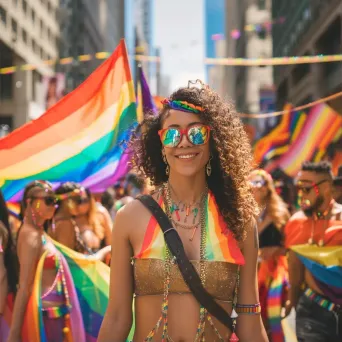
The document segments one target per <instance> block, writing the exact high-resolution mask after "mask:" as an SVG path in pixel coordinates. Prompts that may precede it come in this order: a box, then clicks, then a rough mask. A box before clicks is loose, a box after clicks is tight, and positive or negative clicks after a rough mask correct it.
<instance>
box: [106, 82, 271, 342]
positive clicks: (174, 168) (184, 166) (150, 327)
mask: <svg viewBox="0 0 342 342" xmlns="http://www.w3.org/2000/svg"><path fill="white" fill-rule="evenodd" d="M190 84H191V85H192V86H190ZM142 126H143V129H142V130H140V128H139V129H138V131H137V134H136V136H135V137H133V140H132V143H131V147H132V150H133V151H134V162H135V165H136V166H137V169H138V170H140V171H141V172H142V173H143V174H144V175H145V176H146V177H148V178H149V179H150V180H151V182H152V183H153V185H154V186H155V187H156V189H157V190H156V191H155V192H154V193H153V194H152V196H150V197H144V198H141V199H140V201H139V200H136V201H133V202H131V203H129V204H127V205H126V206H125V207H124V208H122V209H121V210H120V211H119V212H118V214H117V216H116V220H115V224H114V228H113V237H112V246H113V248H112V263H111V288H110V300H109V306H108V309H107V313H106V316H105V319H104V322H103V325H102V328H101V333H100V337H99V341H100V342H109V341H119V340H120V341H123V340H125V339H126V340H127V339H128V340H130V339H133V341H178V342H180V341H184V342H193V341H198V342H199V341H204V340H208V341H238V338H237V335H239V339H240V341H242V342H247V341H251V340H253V341H255V342H265V341H267V337H266V335H265V331H264V328H263V326H262V322H261V319H260V315H259V313H260V305H259V303H258V302H259V299H258V289H257V278H256V260H257V254H258V248H257V234H256V233H255V226H256V225H255V216H256V214H257V212H256V208H257V205H256V203H255V201H254V199H253V196H252V194H251V191H250V187H249V184H248V181H247V177H248V175H249V172H250V165H251V154H250V145H249V143H248V139H247V136H246V134H245V132H244V130H243V128H242V125H241V122H240V121H239V119H238V117H237V115H236V113H235V110H234V108H233V106H232V105H231V104H230V103H225V102H223V101H222V100H221V99H220V97H219V96H218V95H217V94H216V93H215V92H214V91H212V90H211V89H209V88H208V87H207V86H205V85H204V84H203V83H202V82H189V86H188V87H187V88H181V89H179V90H178V91H176V92H174V93H173V94H172V95H171V96H170V98H169V99H166V100H165V101H163V108H162V109H161V111H160V113H159V115H158V116H151V117H149V118H147V119H146V120H145V121H144V122H143V123H142ZM141 131H143V134H140V133H139V132H141ZM146 201H149V203H150V204H151V205H150V206H149V209H150V210H151V208H152V207H153V206H154V209H155V211H154V212H153V215H151V213H150V212H149V210H147V209H146V208H145V206H144V205H142V203H143V204H145V205H146V204H147V202H146ZM156 202H157V203H156ZM160 209H162V212H160ZM158 210H159V213H158V215H157V214H156V212H157V211H158ZM165 222H166V223H165ZM164 223H165V224H164ZM163 233H164V234H163ZM184 252H185V253H184ZM184 265H188V266H186V267H184ZM133 296H134V297H135V301H134V305H135V310H134V318H135V326H134V328H133V329H132V330H131V333H129V332H130V329H131V325H132V314H133V313H132V309H131V306H132V298H133ZM246 313H248V314H249V315H246ZM238 315H239V317H238ZM237 317H238V318H237ZM246 326H248V328H249V329H246V328H245V327H246Z"/></svg>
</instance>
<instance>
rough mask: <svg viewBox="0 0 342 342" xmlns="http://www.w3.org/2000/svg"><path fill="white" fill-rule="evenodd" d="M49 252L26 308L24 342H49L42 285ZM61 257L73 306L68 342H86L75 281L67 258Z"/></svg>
mask: <svg viewBox="0 0 342 342" xmlns="http://www.w3.org/2000/svg"><path fill="white" fill-rule="evenodd" d="M49 252H50V251H46V252H45V253H44V254H43V255H42V257H41V258H40V260H39V262H38V265H37V270H36V275H35V278H34V283H33V288H32V294H31V297H30V299H29V302H28V305H27V308H26V315H25V321H24V327H23V336H22V339H23V342H31V341H37V342H48V341H47V338H46V334H45V329H44V323H43V313H42V299H41V296H42V290H41V283H42V274H43V269H44V261H45V258H46V256H47V254H48V253H49ZM55 252H56V253H58V252H57V250H55ZM60 256H61V257H60V261H61V263H62V264H63V267H64V273H65V280H66V286H67V289H68V293H69V296H70V303H71V305H72V309H71V311H70V326H69V327H68V328H69V330H70V331H69V334H68V335H69V336H68V342H76V341H77V342H78V341H79V342H86V341H87V340H86V337H85V333H84V325H83V320H82V314H81V310H80V305H79V301H78V298H77V294H76V290H75V285H74V281H73V278H72V276H71V274H70V270H69V267H68V264H67V262H66V260H65V258H64V257H63V256H62V255H60Z"/></svg>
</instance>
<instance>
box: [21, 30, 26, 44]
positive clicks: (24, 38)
mask: <svg viewBox="0 0 342 342" xmlns="http://www.w3.org/2000/svg"><path fill="white" fill-rule="evenodd" d="M22 38H23V42H24V43H25V44H27V33H26V31H25V30H24V29H23V31H22Z"/></svg>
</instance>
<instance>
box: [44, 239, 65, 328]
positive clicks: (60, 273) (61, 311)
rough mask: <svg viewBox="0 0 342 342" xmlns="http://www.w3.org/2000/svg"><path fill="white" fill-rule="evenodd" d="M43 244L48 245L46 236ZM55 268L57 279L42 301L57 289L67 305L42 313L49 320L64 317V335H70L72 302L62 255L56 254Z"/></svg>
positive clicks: (46, 309) (45, 310)
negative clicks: (45, 314)
mask: <svg viewBox="0 0 342 342" xmlns="http://www.w3.org/2000/svg"><path fill="white" fill-rule="evenodd" d="M42 244H43V246H46V245H47V240H46V237H45V235H42ZM55 267H56V271H57V274H56V277H55V280H54V282H53V283H52V285H51V286H50V288H49V289H48V290H47V291H46V292H45V293H44V294H42V296H41V299H42V300H43V299H45V298H46V297H47V296H48V295H49V294H51V293H52V291H53V290H54V289H56V291H57V294H59V295H63V297H64V300H65V305H63V306H54V307H49V308H43V309H42V311H43V312H46V313H47V315H48V317H49V318H59V317H63V316H64V328H63V332H64V334H66V335H67V334H68V333H69V332H70V315H69V312H70V310H71V308H72V305H71V302H70V296H69V292H68V288H67V283H66V278H65V271H64V267H63V263H62V261H61V259H60V255H59V254H58V252H57V253H55Z"/></svg>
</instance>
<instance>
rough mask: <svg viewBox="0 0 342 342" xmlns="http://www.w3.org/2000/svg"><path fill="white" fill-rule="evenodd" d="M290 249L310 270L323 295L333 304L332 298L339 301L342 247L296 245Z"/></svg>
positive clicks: (340, 293) (341, 283)
mask: <svg viewBox="0 0 342 342" xmlns="http://www.w3.org/2000/svg"><path fill="white" fill-rule="evenodd" d="M291 249H292V250H293V251H294V252H295V253H296V254H297V256H298V257H299V259H300V260H301V262H302V263H303V264H304V266H305V267H306V268H307V269H308V270H310V272H311V274H312V275H313V276H314V278H315V279H316V282H317V285H318V286H319V288H320V289H321V291H322V292H323V293H324V295H325V296H327V297H328V298H331V300H332V301H333V302H335V301H334V298H339V300H340V301H341V298H342V245H339V246H328V247H319V246H313V245H298V246H293V247H291ZM337 304H339V303H337ZM340 304H342V303H340Z"/></svg>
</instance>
